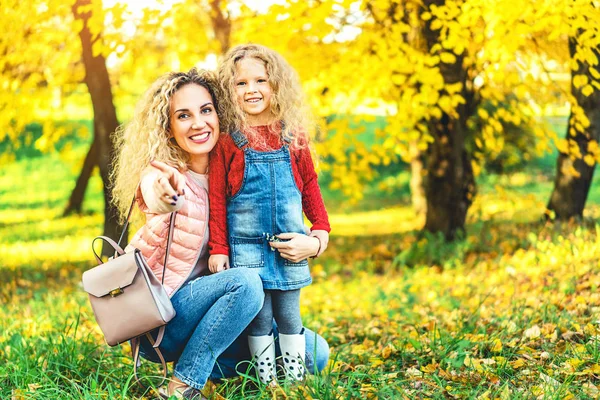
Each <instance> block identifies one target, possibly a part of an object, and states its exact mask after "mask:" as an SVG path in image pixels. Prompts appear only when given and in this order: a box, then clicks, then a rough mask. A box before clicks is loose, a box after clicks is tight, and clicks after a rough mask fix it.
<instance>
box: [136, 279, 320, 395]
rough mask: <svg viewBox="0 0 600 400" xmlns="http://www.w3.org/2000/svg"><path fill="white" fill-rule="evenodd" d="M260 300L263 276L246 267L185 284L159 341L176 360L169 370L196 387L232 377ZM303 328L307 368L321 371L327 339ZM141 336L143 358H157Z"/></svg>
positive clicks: (245, 358)
mask: <svg viewBox="0 0 600 400" xmlns="http://www.w3.org/2000/svg"><path fill="white" fill-rule="evenodd" d="M263 299H264V292H263V287H262V283H261V279H260V277H259V276H258V274H257V273H256V272H255V271H253V270H252V269H249V268H232V269H228V270H225V271H223V272H219V273H218V274H214V275H208V276H203V277H200V278H197V279H195V280H193V281H191V282H188V283H186V284H185V285H183V286H182V287H181V288H180V289H179V290H178V291H177V293H175V295H174V296H173V297H172V298H171V302H172V303H173V307H174V308H175V311H176V313H177V315H176V316H175V318H173V319H172V320H171V321H170V322H169V323H168V324H167V328H166V329H165V336H164V338H163V341H162V343H161V344H160V350H161V352H162V353H163V356H164V357H165V360H166V361H167V362H171V361H175V362H176V365H175V368H174V371H173V374H174V375H175V376H176V377H177V378H179V379H181V380H182V381H183V382H185V383H187V384H188V385H190V386H192V387H195V388H197V389H201V388H203V387H204V385H205V384H206V381H207V379H208V378H209V377H210V378H212V379H217V378H223V377H232V376H235V375H236V374H237V373H236V368H235V367H236V365H237V364H238V363H240V362H242V361H248V360H250V351H249V350H248V340H247V336H246V333H245V332H244V330H245V329H246V327H247V326H248V324H249V323H250V321H252V320H253V319H254V317H255V316H256V315H257V314H258V312H259V311H260V309H261V307H262V304H263ZM305 332H306V333H305V335H306V349H307V355H306V364H307V369H308V371H315V370H316V369H318V370H322V369H324V368H325V366H326V365H327V362H328V360H329V347H328V346H327V342H326V341H325V339H323V338H322V337H320V336H317V335H316V334H314V333H313V332H311V331H309V330H308V329H306V330H305ZM153 336H154V337H156V332H154V333H153ZM140 339H141V340H140V354H141V355H142V357H144V358H145V359H147V360H150V361H153V362H160V361H159V359H158V357H157V356H156V352H155V351H154V349H153V348H152V346H151V345H150V343H149V342H148V340H147V339H146V338H145V337H141V338H140ZM315 349H316V350H315ZM315 354H316V359H315ZM217 358H218V364H215V363H216V362H217ZM243 371H245V369H243Z"/></svg>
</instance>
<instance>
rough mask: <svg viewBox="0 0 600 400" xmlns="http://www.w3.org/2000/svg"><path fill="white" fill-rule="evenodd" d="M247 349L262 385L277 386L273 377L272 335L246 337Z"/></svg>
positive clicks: (273, 352)
mask: <svg viewBox="0 0 600 400" xmlns="http://www.w3.org/2000/svg"><path fill="white" fill-rule="evenodd" d="M248 347H250V355H251V356H252V362H253V364H254V368H255V369H256V371H257V373H258V377H259V379H260V381H261V382H262V383H264V384H265V385H269V386H277V377H276V375H275V341H274V338H273V333H272V332H271V334H269V335H262V336H250V335H249V336H248Z"/></svg>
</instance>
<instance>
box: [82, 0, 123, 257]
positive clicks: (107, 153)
mask: <svg viewBox="0 0 600 400" xmlns="http://www.w3.org/2000/svg"><path fill="white" fill-rule="evenodd" d="M91 1H92V0H77V1H76V2H75V4H74V5H73V15H74V16H75V18H77V19H79V20H81V21H83V29H82V30H81V31H80V32H79V38H80V39H81V47H82V58H83V64H84V66H85V84H86V85H87V87H88V90H89V92H90V97H91V99H92V106H93V109H94V143H96V145H97V146H98V147H97V151H98V166H99V168H100V176H101V177H102V182H103V184H104V235H105V236H108V237H110V238H118V237H119V234H120V231H121V229H122V227H121V226H120V225H119V223H118V210H117V208H116V207H115V206H114V204H113V203H112V191H111V185H110V182H109V173H110V169H111V161H112V159H113V156H114V146H113V143H112V140H111V135H112V133H113V132H114V131H115V129H117V126H118V125H119V122H118V120H117V112H116V110H115V106H114V103H113V95H112V90H111V84H110V79H109V76H108V70H107V69H106V60H105V59H104V56H103V55H102V54H101V53H100V54H98V55H94V54H93V52H92V47H93V44H94V43H95V42H96V41H98V40H102V36H101V34H97V35H95V36H94V37H93V36H92V32H90V29H89V26H88V22H89V20H90V18H91V16H92V12H91V11H85V12H80V9H79V7H82V6H89V5H90V4H91ZM110 250H111V247H110V246H108V245H106V244H104V246H103V248H102V254H104V255H110V254H112V253H113V252H114V251H110Z"/></svg>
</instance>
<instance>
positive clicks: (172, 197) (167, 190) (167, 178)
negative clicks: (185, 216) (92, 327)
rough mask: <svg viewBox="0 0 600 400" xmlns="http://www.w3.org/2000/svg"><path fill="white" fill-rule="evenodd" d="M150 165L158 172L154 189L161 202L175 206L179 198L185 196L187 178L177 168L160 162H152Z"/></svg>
mask: <svg viewBox="0 0 600 400" xmlns="http://www.w3.org/2000/svg"><path fill="white" fill-rule="evenodd" d="M150 165H151V166H152V167H154V168H155V169H156V170H157V175H156V179H155V180H154V184H153V189H154V193H155V194H156V196H157V197H158V198H159V199H161V201H163V202H165V203H167V204H170V205H173V206H174V205H175V203H176V202H177V200H178V199H179V196H182V195H183V188H184V187H185V177H184V176H183V174H182V173H181V172H179V171H178V170H177V169H176V168H173V167H170V166H168V165H167V164H165V163H163V162H160V161H151V162H150Z"/></svg>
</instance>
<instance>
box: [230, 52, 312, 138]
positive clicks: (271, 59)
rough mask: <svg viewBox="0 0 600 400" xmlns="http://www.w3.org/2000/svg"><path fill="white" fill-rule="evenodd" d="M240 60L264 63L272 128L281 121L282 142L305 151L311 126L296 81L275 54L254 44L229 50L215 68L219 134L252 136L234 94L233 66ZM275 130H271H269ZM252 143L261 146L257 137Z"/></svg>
mask: <svg viewBox="0 0 600 400" xmlns="http://www.w3.org/2000/svg"><path fill="white" fill-rule="evenodd" d="M244 58H255V59H257V60H260V61H262V62H263V63H264V65H265V69H266V70H267V75H268V78H269V84H270V85H271V89H272V91H273V94H272V96H271V113H272V114H273V117H274V119H273V123H272V125H278V124H279V122H280V121H284V122H285V124H284V129H283V130H282V131H281V136H282V138H288V139H289V140H290V141H291V147H292V148H293V149H298V148H303V147H306V145H307V142H308V137H309V134H311V133H312V131H313V130H314V129H315V124H314V121H313V118H312V115H311V112H310V110H309V107H308V105H307V104H306V101H305V98H304V92H303V91H302V86H301V84H300V78H299V77H298V74H297V73H296V71H295V70H294V69H293V68H292V67H291V66H290V65H289V64H288V62H287V61H286V60H285V59H284V58H283V57H282V56H281V55H280V54H279V53H277V52H276V51H274V50H271V49H269V48H268V47H265V46H261V45H258V44H243V45H239V46H235V47H233V48H232V49H231V50H229V51H228V52H227V54H226V55H225V57H224V59H223V61H222V62H221V64H220V66H219V83H220V85H221V92H222V95H223V97H222V98H221V106H222V107H221V112H222V114H223V120H222V121H223V122H222V124H221V127H222V129H221V130H222V131H223V132H226V133H231V132H233V131H235V130H237V129H239V130H240V131H242V132H244V133H245V134H246V135H247V136H253V135H256V134H257V132H256V130H254V129H252V127H251V126H250V125H249V123H248V120H247V118H246V114H245V113H244V111H243V110H242V107H241V105H240V104H239V102H238V100H237V96H236V92H235V88H236V85H235V76H236V68H237V62H238V61H240V60H242V59H244ZM273 127H274V128H275V126H273ZM251 139H253V141H254V143H257V142H258V143H259V144H264V143H262V142H264V141H266V140H262V141H261V138H260V137H256V136H255V137H253V138H251Z"/></svg>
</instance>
